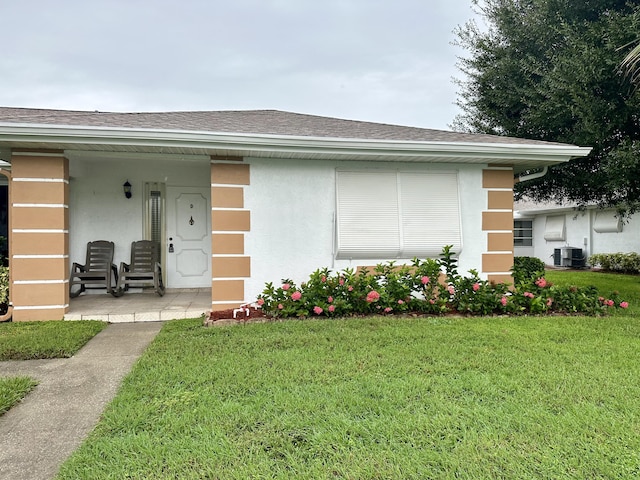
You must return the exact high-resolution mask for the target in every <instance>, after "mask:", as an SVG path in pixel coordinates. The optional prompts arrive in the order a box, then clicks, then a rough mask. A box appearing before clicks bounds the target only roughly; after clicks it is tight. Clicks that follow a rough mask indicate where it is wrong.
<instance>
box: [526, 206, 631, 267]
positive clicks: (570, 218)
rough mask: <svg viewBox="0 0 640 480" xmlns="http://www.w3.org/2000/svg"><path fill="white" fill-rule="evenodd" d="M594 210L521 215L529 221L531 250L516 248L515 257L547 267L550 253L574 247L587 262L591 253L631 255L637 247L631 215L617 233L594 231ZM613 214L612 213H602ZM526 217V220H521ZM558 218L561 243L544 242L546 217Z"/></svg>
mask: <svg viewBox="0 0 640 480" xmlns="http://www.w3.org/2000/svg"><path fill="white" fill-rule="evenodd" d="M598 212H602V210H598V209H586V210H573V209H572V210H566V209H564V210H560V209H559V210H558V211H555V212H554V211H551V212H545V213H539V214H533V213H529V214H527V213H526V212H522V218H532V219H533V249H532V250H531V249H527V250H526V251H525V250H521V249H516V255H525V254H527V256H533V257H536V258H539V259H540V260H542V261H543V262H545V264H547V265H553V263H554V261H553V253H554V250H555V249H556V248H562V247H567V246H568V247H574V248H580V249H582V251H583V256H584V257H585V259H587V260H588V258H589V256H591V255H593V254H594V253H616V252H625V253H626V252H635V251H638V248H639V246H640V240H638V239H639V238H640V220H638V219H637V218H635V217H634V216H632V217H630V218H629V219H628V222H627V223H625V224H624V225H623V226H622V231H621V232H604V233H599V232H596V231H594V229H593V226H594V222H595V217H596V215H597V214H598ZM605 212H607V213H610V214H611V215H613V214H614V212H613V210H609V211H605ZM525 216H526V217H525ZM550 216H551V217H556V216H562V217H564V220H565V228H566V236H565V239H564V240H556V241H550V240H545V238H544V233H545V226H546V221H547V217H550Z"/></svg>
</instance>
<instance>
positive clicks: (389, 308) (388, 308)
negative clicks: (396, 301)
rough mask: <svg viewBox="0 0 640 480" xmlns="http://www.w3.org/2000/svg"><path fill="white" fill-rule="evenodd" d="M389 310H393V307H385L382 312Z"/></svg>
mask: <svg viewBox="0 0 640 480" xmlns="http://www.w3.org/2000/svg"><path fill="white" fill-rule="evenodd" d="M391 310H393V308H391V307H387V308H385V309H384V313H389V312H390V311H391Z"/></svg>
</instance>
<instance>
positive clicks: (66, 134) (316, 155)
mask: <svg viewBox="0 0 640 480" xmlns="http://www.w3.org/2000/svg"><path fill="white" fill-rule="evenodd" d="M0 149H5V151H6V149H34V150H37V149H58V150H64V151H90V152H114V153H115V152H121V153H133V154H136V153H141V154H166V155H222V156H238V157H263V158H296V159H301V160H354V161H403V162H421V163H472V164H485V163H491V164H496V165H505V166H513V167H514V170H515V172H516V173H519V172H521V171H524V170H528V169H531V168H536V167H541V166H545V165H553V164H558V163H563V162H567V161H569V160H571V159H572V158H579V157H584V156H586V155H588V154H589V152H590V151H591V148H589V147H577V146H573V145H565V144H551V143H550V144H542V143H531V144H529V143H484V142H429V141H397V140H361V139H345V138H327V137H307V136H304V137H302V136H283V135H251V134H240V133H224V132H205V131H185V130H154V129H132V128H110V127H79V126H58V125H34V124H15V123H0ZM4 160H8V159H6V158H5V159H4Z"/></svg>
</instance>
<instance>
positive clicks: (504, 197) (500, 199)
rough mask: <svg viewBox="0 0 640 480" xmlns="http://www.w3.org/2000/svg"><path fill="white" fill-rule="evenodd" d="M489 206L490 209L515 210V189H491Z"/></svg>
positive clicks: (488, 195)
mask: <svg viewBox="0 0 640 480" xmlns="http://www.w3.org/2000/svg"><path fill="white" fill-rule="evenodd" d="M487 206H488V208H489V210H513V191H511V190H509V191H503V190H489V191H488V192H487Z"/></svg>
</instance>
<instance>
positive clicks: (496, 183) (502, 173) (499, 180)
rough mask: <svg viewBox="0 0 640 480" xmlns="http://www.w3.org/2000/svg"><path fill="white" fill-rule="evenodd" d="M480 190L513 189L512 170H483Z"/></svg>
mask: <svg viewBox="0 0 640 480" xmlns="http://www.w3.org/2000/svg"><path fill="white" fill-rule="evenodd" d="M482 188H511V189H512V188H513V170H483V171H482Z"/></svg>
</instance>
